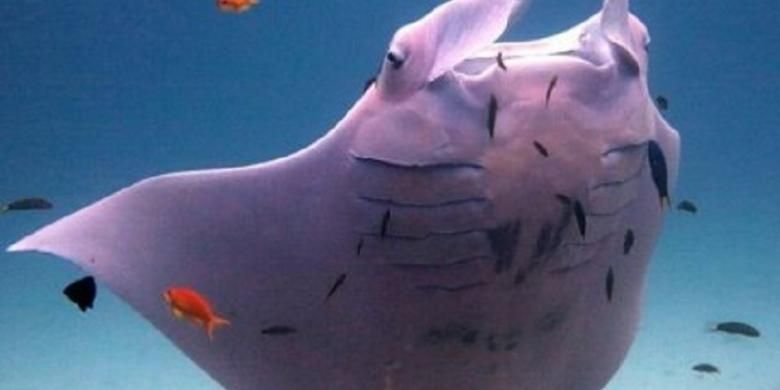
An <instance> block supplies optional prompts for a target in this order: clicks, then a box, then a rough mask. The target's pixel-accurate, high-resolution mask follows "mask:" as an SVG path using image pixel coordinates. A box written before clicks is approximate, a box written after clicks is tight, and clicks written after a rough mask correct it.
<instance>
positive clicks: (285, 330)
mask: <svg viewBox="0 0 780 390" xmlns="http://www.w3.org/2000/svg"><path fill="white" fill-rule="evenodd" d="M297 331H298V330H297V329H295V328H293V327H291V326H285V325H274V326H269V327H267V328H264V329H262V330H261V331H260V333H262V334H265V335H269V336H284V335H288V334H292V333H295V332H297Z"/></svg>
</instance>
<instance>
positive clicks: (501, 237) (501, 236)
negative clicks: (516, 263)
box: [487, 220, 521, 274]
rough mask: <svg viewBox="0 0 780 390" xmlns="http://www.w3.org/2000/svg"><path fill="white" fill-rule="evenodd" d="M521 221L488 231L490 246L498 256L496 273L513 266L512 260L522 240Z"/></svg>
mask: <svg viewBox="0 0 780 390" xmlns="http://www.w3.org/2000/svg"><path fill="white" fill-rule="evenodd" d="M520 229H521V225H520V221H519V220H515V221H513V222H509V223H505V224H503V225H501V226H499V227H497V228H495V229H490V230H488V232H487V235H488V241H489V242H490V248H491V250H492V251H493V253H494V254H495V256H496V266H495V271H496V273H497V274H498V273H502V272H504V271H506V270H509V269H510V268H511V267H512V261H513V260H514V257H515V252H516V251H517V243H518V242H519V241H520Z"/></svg>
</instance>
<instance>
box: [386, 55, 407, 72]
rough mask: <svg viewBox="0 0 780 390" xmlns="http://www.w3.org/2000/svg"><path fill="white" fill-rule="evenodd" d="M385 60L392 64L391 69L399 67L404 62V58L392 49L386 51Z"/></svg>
mask: <svg viewBox="0 0 780 390" xmlns="http://www.w3.org/2000/svg"><path fill="white" fill-rule="evenodd" d="M387 60H388V61H390V63H391V64H392V65H393V69H400V68H401V66H403V64H404V59H403V58H402V57H401V56H400V55H398V54H396V53H393V52H392V51H390V52H387Z"/></svg>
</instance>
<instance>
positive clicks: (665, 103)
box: [655, 95, 669, 111]
mask: <svg viewBox="0 0 780 390" xmlns="http://www.w3.org/2000/svg"><path fill="white" fill-rule="evenodd" d="M655 104H656V105H657V106H658V109H659V110H661V111H666V110H667V109H668V108H669V100H667V99H666V97H664V96H663V95H658V96H656V97H655Z"/></svg>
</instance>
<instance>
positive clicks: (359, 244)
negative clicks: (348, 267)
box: [355, 237, 363, 256]
mask: <svg viewBox="0 0 780 390" xmlns="http://www.w3.org/2000/svg"><path fill="white" fill-rule="evenodd" d="M362 251H363V238H362V237H361V238H360V241H358V243H357V248H355V253H356V254H357V255H358V256H360V252H362Z"/></svg>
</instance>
